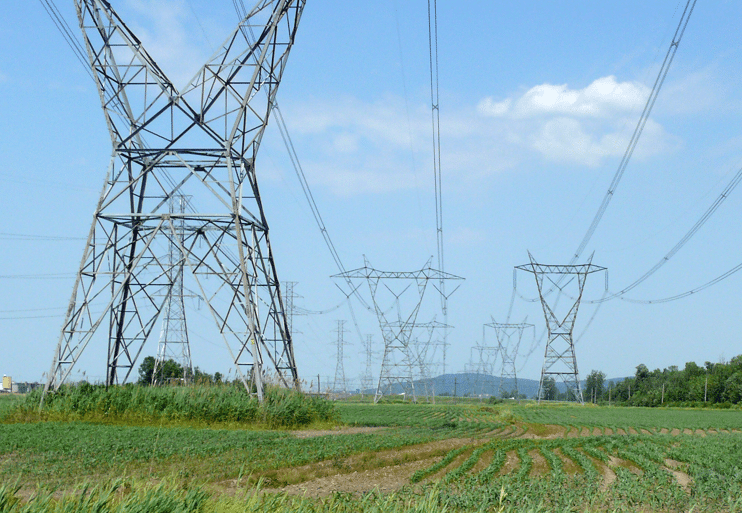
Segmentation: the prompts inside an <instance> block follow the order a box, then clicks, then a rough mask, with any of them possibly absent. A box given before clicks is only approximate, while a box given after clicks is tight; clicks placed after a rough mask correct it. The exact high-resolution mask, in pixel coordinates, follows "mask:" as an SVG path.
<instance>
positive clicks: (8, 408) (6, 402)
mask: <svg viewBox="0 0 742 513" xmlns="http://www.w3.org/2000/svg"><path fill="white" fill-rule="evenodd" d="M24 397H25V394H0V422H2V421H3V419H5V418H6V417H7V416H8V415H9V414H10V413H11V412H12V411H14V410H15V409H16V408H17V407H18V404H19V403H21V402H22V401H23V400H24Z"/></svg>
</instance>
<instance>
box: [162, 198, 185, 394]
mask: <svg viewBox="0 0 742 513" xmlns="http://www.w3.org/2000/svg"><path fill="white" fill-rule="evenodd" d="M186 203H187V199H186V197H185V196H183V195H182V194H177V195H175V196H173V197H171V198H170V201H169V209H170V215H171V216H173V218H174V221H173V226H174V228H175V236H174V238H176V239H177V240H175V241H173V240H171V241H170V243H169V251H168V264H169V269H168V281H169V282H170V283H172V287H168V291H167V296H168V297H167V303H166V304H165V313H164V317H163V319H162V331H160V343H159V344H158V347H157V357H156V358H155V367H154V370H153V372H152V380H153V382H154V380H156V379H157V378H156V377H157V373H158V371H159V369H160V368H161V367H162V366H163V364H164V363H165V362H166V361H168V360H173V361H175V362H176V363H178V364H179V365H180V366H181V368H182V369H183V376H182V378H183V381H184V382H185V381H187V379H188V376H193V375H194V372H193V361H192V360H191V345H190V343H189V341H188V328H187V326H186V313H185V294H184V292H185V288H184V286H183V267H184V261H183V251H182V250H181V248H182V247H183V239H184V235H185V219H184V217H183V214H185V211H186ZM177 214H180V215H177Z"/></svg>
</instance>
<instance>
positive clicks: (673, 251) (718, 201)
mask: <svg viewBox="0 0 742 513" xmlns="http://www.w3.org/2000/svg"><path fill="white" fill-rule="evenodd" d="M740 181H742V168H740V169H739V171H737V174H735V175H734V177H733V178H732V180H731V182H729V183H728V184H727V186H726V187H725V188H724V190H723V191H722V192H721V194H719V196H718V197H717V198H716V199H715V200H714V202H713V203H712V204H711V205H710V206H709V208H708V209H706V211H705V212H704V213H703V215H702V216H701V217H700V219H698V221H696V222H695V224H694V225H693V226H692V227H691V228H690V230H688V231H687V232H686V233H685V235H683V237H682V238H681V239H680V240H679V241H678V242H677V244H675V246H673V247H672V249H670V251H668V252H667V253H666V254H665V256H663V257H662V258H661V259H660V261H659V262H657V263H656V264H655V265H654V266H653V267H652V268H651V269H650V270H648V271H647V272H645V273H644V274H643V275H642V276H641V277H639V279H637V280H636V281H634V282H633V283H631V284H630V285H629V286H627V287H625V288H623V289H622V290H621V291H620V292H615V293H613V294H611V295H609V296H604V297H603V298H601V299H598V300H593V301H587V302H588V303H602V302H603V301H609V300H611V299H614V298H616V297H621V296H623V295H624V294H625V293H627V292H629V291H630V290H632V289H634V288H635V287H637V286H638V285H640V284H641V283H642V282H644V281H646V280H647V278H649V277H650V276H652V275H653V274H654V273H656V272H657V271H658V270H659V269H660V268H661V267H662V266H663V265H665V264H666V263H667V262H668V261H669V260H670V259H671V258H672V257H673V256H675V254H676V253H677V252H678V251H680V250H681V249H682V247H683V246H685V245H686V244H687V243H688V241H689V240H690V239H691V238H692V237H693V236H694V235H695V234H696V233H697V232H698V230H700V229H701V227H702V226H703V225H704V224H706V221H708V220H709V218H710V217H711V216H712V215H713V214H714V213H715V212H716V211H717V210H718V209H719V207H720V206H721V205H722V204H723V203H724V201H726V199H727V198H728V197H729V195H730V194H731V193H732V191H734V189H735V188H736V187H737V185H739V183H740ZM727 272H729V271H727ZM731 274H734V273H733V272H732V273H731ZM731 274H727V273H724V275H722V276H723V278H721V277H720V279H718V281H714V280H712V281H711V282H709V283H708V284H706V285H703V286H702V287H701V288H699V290H703V288H706V287H710V286H711V285H713V284H715V283H718V282H719V281H721V280H722V279H724V278H726V277H727V276H731ZM712 282H713V283H712ZM694 290H695V289H694ZM696 292H697V290H696ZM693 293H694V291H689V292H688V293H683V294H678V296H677V297H676V296H673V297H672V298H665V299H663V300H657V301H654V302H667V301H673V300H674V299H680V297H686V296H688V295H690V294H693ZM622 299H623V298H622ZM638 302H640V303H651V302H653V301H649V300H640V301H638Z"/></svg>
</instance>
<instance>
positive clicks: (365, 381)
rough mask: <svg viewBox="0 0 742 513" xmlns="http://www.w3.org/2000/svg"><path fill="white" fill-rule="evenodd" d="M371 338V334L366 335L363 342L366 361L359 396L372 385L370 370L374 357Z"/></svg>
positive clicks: (371, 372)
mask: <svg viewBox="0 0 742 513" xmlns="http://www.w3.org/2000/svg"><path fill="white" fill-rule="evenodd" d="M372 339H373V335H366V340H365V341H364V342H363V349H364V353H365V355H366V361H365V367H364V370H363V374H362V375H361V397H363V394H364V392H365V391H366V390H369V389H370V388H371V387H372V386H373V382H374V378H373V371H372V367H373V358H374V350H373V342H372Z"/></svg>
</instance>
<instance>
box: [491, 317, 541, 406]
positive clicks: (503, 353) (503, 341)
mask: <svg viewBox="0 0 742 513" xmlns="http://www.w3.org/2000/svg"><path fill="white" fill-rule="evenodd" d="M526 320H527V318H526ZM526 320H524V321H523V322H521V323H519V324H509V323H500V322H497V321H495V320H494V319H492V322H491V323H489V324H485V326H488V327H490V328H493V329H494V330H495V337H496V338H497V352H498V353H499V354H500V361H501V362H502V366H501V368H500V386H499V390H498V392H497V393H498V395H499V396H500V397H501V398H502V397H504V394H505V387H504V385H503V383H504V382H505V380H506V379H509V380H512V382H513V387H514V390H515V397H516V399H517V398H518V393H519V389H518V375H517V372H516V370H515V359H516V358H517V357H518V349H519V348H520V343H521V340H523V332H525V331H526V330H527V329H529V328H531V329H533V328H534V326H533V324H528V323H526ZM514 339H515V340H514Z"/></svg>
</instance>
